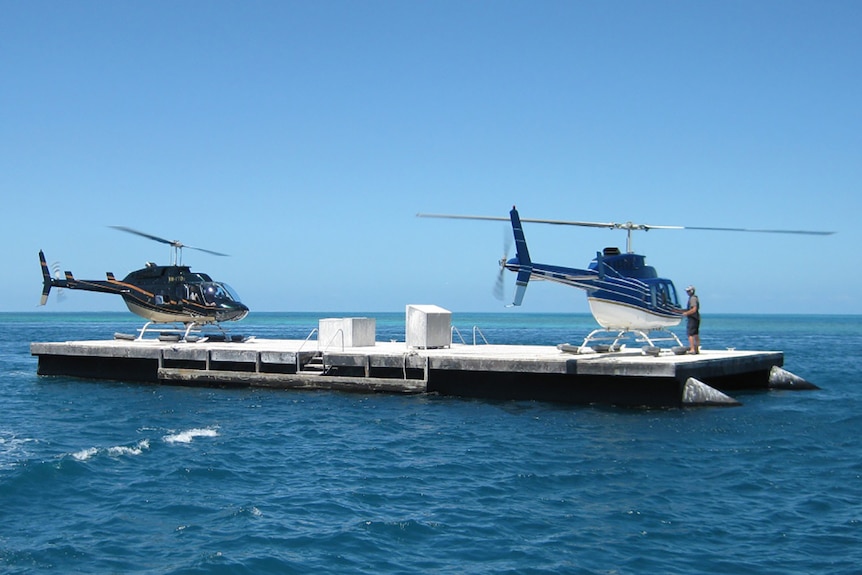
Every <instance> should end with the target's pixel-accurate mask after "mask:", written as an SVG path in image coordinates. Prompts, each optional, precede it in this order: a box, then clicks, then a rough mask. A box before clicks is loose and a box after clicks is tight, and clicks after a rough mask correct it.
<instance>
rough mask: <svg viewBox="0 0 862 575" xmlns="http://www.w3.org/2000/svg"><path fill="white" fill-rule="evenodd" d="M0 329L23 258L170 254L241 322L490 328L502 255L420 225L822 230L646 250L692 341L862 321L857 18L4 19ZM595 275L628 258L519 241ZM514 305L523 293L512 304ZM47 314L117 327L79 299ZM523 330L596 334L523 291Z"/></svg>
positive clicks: (21, 300)
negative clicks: (578, 223) (229, 289)
mask: <svg viewBox="0 0 862 575" xmlns="http://www.w3.org/2000/svg"><path fill="white" fill-rule="evenodd" d="M0 8H1V9H2V17H0V75H1V76H2V78H3V80H2V89H0V133H2V138H0V193H2V198H3V203H4V206H5V207H4V209H3V214H4V217H3V225H2V226H0V240H2V243H3V253H4V256H5V257H4V263H3V272H2V273H3V282H2V284H3V290H2V294H3V295H2V298H0V311H31V310H36V309H37V307H36V304H37V303H38V299H39V293H40V289H41V277H40V272H39V265H38V259H37V253H38V251H39V249H44V250H45V252H46V255H47V258H48V261H49V262H50V263H53V262H56V261H59V262H61V263H60V265H61V267H62V268H63V269H69V270H72V271H73V272H74V273H75V275H76V276H77V277H79V278H91V279H101V278H103V277H104V273H105V272H106V271H112V272H114V273H115V274H116V275H117V276H123V275H125V274H126V273H128V272H129V271H132V270H133V269H137V268H139V267H141V266H142V265H143V264H144V262H145V261H147V260H157V261H160V262H162V263H166V262H167V260H168V259H169V255H170V254H169V251H170V250H169V248H168V247H167V246H164V245H161V244H157V243H153V242H150V241H147V240H145V239H142V238H138V237H135V236H132V235H128V234H123V233H121V232H118V231H116V230H112V229H110V228H109V227H108V226H110V225H119V226H128V227H132V228H137V229H141V230H144V231H146V232H148V233H151V234H154V235H158V236H162V237H167V238H170V239H179V240H182V241H183V242H185V243H187V244H189V245H194V246H199V247H204V248H208V249H211V250H215V251H222V252H227V253H229V254H231V256H232V257H230V258H218V257H213V256H210V255H207V254H202V253H196V252H191V251H187V252H186V253H185V263H188V264H191V265H192V268H193V269H196V270H199V271H205V272H208V273H210V274H211V275H213V276H214V277H216V279H221V280H224V281H227V282H228V283H229V284H231V285H232V286H233V287H234V289H235V290H236V291H238V292H239V294H240V295H241V296H242V299H243V301H244V302H245V303H247V304H248V305H249V306H250V307H251V308H252V310H260V311H291V310H297V311H361V312H374V311H401V310H403V309H404V306H405V305H406V304H411V303H413V304H437V305H440V306H443V307H446V308H448V309H451V310H453V311H455V312H467V311H496V310H502V309H503V307H502V304H501V303H500V302H499V301H497V300H495V299H494V298H493V297H492V295H491V294H492V287H493V284H494V279H495V277H496V274H497V263H496V262H497V260H498V259H499V258H500V256H501V255H502V249H503V247H502V246H503V236H504V234H505V233H508V232H507V229H506V226H504V225H503V224H498V223H495V222H465V221H445V220H427V219H418V218H416V217H415V214H416V213H417V212H446V213H466V214H482V215H501V216H505V215H507V212H508V210H509V208H510V207H511V206H512V205H513V204H517V205H518V208H519V210H520V212H521V215H522V217H533V218H558V219H569V220H597V221H628V220H632V221H637V222H641V223H648V224H664V225H689V226H724V227H752V228H791V229H798V228H805V229H818V230H834V231H836V232H838V233H837V234H836V235H834V236H829V237H825V238H823V237H813V238H812V237H797V236H776V235H766V234H764V235H753V234H730V233H717V232H694V231H659V230H656V231H652V232H649V233H647V234H640V235H637V236H636V237H635V248H636V250H637V251H638V252H640V253H645V254H646V255H647V261H648V263H650V264H652V265H654V266H656V267H657V269H658V271H659V273H660V274H661V275H662V276H665V277H670V278H671V279H673V280H674V281H675V282H676V285H677V288H678V289H680V290H681V289H682V288H683V287H684V286H685V285H687V284H689V283H693V284H695V285H696V286H697V287H698V292H699V294H700V296H701V299H702V302H703V306H704V311H705V312H726V313H733V312H740V313H749V312H774V313H840V314H845V313H853V314H858V313H862V301H860V297H859V295H860V294H859V286H860V285H862V272H860V257H859V255H858V252H857V251H856V248H857V247H858V246H859V244H860V239H862V238H860V235H862V234H860V231H859V220H860V216H859V213H860V208H862V200H860V194H859V191H860V182H862V34H860V31H859V30H860V23H862V2H858V1H855V0H854V1H840V0H838V1H829V2H820V1H810V2H809V1H792V0H777V1H773V0H762V1H757V2H750V1H748V0H744V1H734V0H725V1H721V2H690V1H655V2H642V1H623V0H620V1H611V2H599V1H589V2H588V1H571V0H565V1H559V2H557V1H547V2H527V1H519V2H512V1H506V0H503V1H495V2H469V1H468V2H464V1H460V0H459V1H453V2H449V1H429V2H419V1H415V2H414V1H401V0H397V1H395V0H393V1H374V0H372V1H368V2H348V1H344V2H329V1H320V2H305V1H303V2H291V1H272V2H261V1H257V2H256V1H251V2H223V1H186V2H160V1H153V2H109V1H103V2H87V1H76V2H40V1H34V2H24V1H10V0H5V1H3V2H2V3H0ZM525 231H526V234H527V240H528V243H529V246H530V250H531V253H532V256H533V259H534V260H536V261H540V262H544V263H553V264H559V265H572V266H580V267H583V266H585V265H586V264H587V263H588V262H589V260H590V259H591V258H592V257H594V255H595V252H596V250H597V249H600V248H602V247H604V246H607V245H619V246H621V247H622V246H623V245H624V240H625V238H624V235H623V234H622V233H620V232H612V231H608V230H594V229H577V228H572V229H569V228H558V227H552V226H545V227H542V226H537V225H530V224H527V225H526V227H525ZM507 283H508V286H509V290H510V293H511V291H512V289H511V288H512V284H513V283H514V278H513V276H512V274H509V275H508V277H507ZM47 309H48V310H52V311H62V310H68V311H77V310H122V309H125V307H124V305H123V304H122V302H121V300H120V298H118V297H115V296H107V295H102V294H88V293H83V292H67V294H66V297H65V298H64V300H63V301H62V302H57V301H56V300H55V299H54V298H53V297H52V300H51V302H50V303H49V305H48V307H47ZM522 309H523V310H524V311H532V312H549V311H564V312H587V311H588V307H587V303H586V300H585V298H584V295H583V293H582V292H579V291H577V290H574V289H570V288H565V287H562V286H559V285H552V284H540V283H536V284H531V286H530V287H529V289H528V291H527V296H526V298H525V300H524V306H523V308H522Z"/></svg>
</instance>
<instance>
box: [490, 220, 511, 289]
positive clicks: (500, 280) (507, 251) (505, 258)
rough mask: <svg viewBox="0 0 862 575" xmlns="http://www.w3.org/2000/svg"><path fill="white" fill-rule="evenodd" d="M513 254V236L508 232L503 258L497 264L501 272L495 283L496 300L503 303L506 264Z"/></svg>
mask: <svg viewBox="0 0 862 575" xmlns="http://www.w3.org/2000/svg"><path fill="white" fill-rule="evenodd" d="M511 253H512V236H511V235H510V234H509V231H508V230H504V233H503V257H502V258H500V261H499V262H497V264H498V266H499V268H500V269H499V271H498V272H497V281H496V282H494V298H495V299H498V300H500V301H503V291H504V289H503V280H504V278H503V275H504V274H505V273H506V262H508V261H509V254H511Z"/></svg>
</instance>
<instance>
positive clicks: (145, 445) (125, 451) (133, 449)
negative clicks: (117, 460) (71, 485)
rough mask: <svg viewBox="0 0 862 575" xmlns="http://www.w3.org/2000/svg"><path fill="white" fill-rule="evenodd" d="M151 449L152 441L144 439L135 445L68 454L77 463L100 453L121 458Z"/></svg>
mask: <svg viewBox="0 0 862 575" xmlns="http://www.w3.org/2000/svg"><path fill="white" fill-rule="evenodd" d="M149 448H150V440H149V439H142V440H140V441H139V442H137V443H135V444H134V445H115V446H113V447H107V448H100V447H88V448H86V449H81V450H80V451H75V452H73V453H70V454H68V455H69V456H70V457H71V458H72V459H75V460H77V461H87V460H89V459H92V458H93V457H95V456H96V455H98V454H100V453H106V454H108V455H110V456H111V457H121V456H124V455H141V454H142V453H143V452H144V451H146V450H147V449H149Z"/></svg>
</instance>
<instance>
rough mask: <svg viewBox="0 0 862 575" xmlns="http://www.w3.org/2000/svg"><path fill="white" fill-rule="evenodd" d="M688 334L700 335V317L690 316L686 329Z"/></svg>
mask: <svg viewBox="0 0 862 575" xmlns="http://www.w3.org/2000/svg"><path fill="white" fill-rule="evenodd" d="M685 333H686V335H698V334H699V333H700V318H698V319H695V318H693V317H690V318H688V326H687V327H686V330H685Z"/></svg>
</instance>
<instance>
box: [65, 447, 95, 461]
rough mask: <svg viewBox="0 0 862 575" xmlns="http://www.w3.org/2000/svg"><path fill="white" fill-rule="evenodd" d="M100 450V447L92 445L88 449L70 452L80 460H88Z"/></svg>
mask: <svg viewBox="0 0 862 575" xmlns="http://www.w3.org/2000/svg"><path fill="white" fill-rule="evenodd" d="M98 452H99V449H98V448H96V447H90V448H87V449H82V450H81V451H76V452H75V453H72V454H70V455H71V456H72V457H73V458H74V459H77V460H78V461H87V460H88V459H90V458H91V457H93V456H94V455H96V454H97V453H98Z"/></svg>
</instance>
